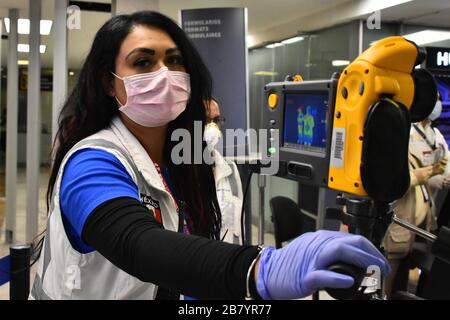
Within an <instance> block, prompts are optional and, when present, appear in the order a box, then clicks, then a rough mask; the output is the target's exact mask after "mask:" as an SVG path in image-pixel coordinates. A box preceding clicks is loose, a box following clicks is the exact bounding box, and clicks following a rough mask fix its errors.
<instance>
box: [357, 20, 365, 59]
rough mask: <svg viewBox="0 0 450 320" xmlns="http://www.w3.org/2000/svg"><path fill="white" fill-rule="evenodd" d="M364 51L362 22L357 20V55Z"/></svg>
mask: <svg viewBox="0 0 450 320" xmlns="http://www.w3.org/2000/svg"><path fill="white" fill-rule="evenodd" d="M363 51H364V21H363V20H359V31H358V55H360V54H361V53H363Z"/></svg>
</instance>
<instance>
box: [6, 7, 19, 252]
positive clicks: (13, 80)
mask: <svg viewBox="0 0 450 320" xmlns="http://www.w3.org/2000/svg"><path fill="white" fill-rule="evenodd" d="M18 18H19V11H18V10H17V9H11V10H9V21H10V23H9V36H8V45H9V50H8V71H7V72H8V79H7V86H8V89H7V94H6V96H7V103H6V106H7V107H6V108H7V110H8V112H7V116H6V191H5V192H6V222H5V226H6V228H5V229H6V230H5V232H6V234H5V241H6V243H7V244H11V243H13V242H14V239H15V236H16V206H17V204H16V198H17V194H16V188H17V127H18V119H19V116H18V114H19V113H18V102H19V87H18V85H19V69H18V67H17V44H18V33H17V21H18Z"/></svg>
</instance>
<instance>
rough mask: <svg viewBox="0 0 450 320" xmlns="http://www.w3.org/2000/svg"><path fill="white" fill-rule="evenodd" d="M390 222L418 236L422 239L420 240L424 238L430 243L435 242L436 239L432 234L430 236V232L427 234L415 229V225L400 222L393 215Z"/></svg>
mask: <svg viewBox="0 0 450 320" xmlns="http://www.w3.org/2000/svg"><path fill="white" fill-rule="evenodd" d="M392 221H393V222H394V223H395V224H397V225H399V226H401V227H403V228H405V229H407V230H409V231H412V232H414V233H415V234H416V235H418V236H420V237H422V238H424V239H426V240H429V241H432V242H435V241H436V240H437V237H436V236H435V235H434V234H432V233H430V232H427V231H425V230H422V229H420V228H418V227H416V226H415V225H413V224H410V223H408V222H406V221H404V220H401V219H399V218H398V217H397V216H396V215H394V216H393V217H392Z"/></svg>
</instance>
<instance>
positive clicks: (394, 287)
mask: <svg viewBox="0 0 450 320" xmlns="http://www.w3.org/2000/svg"><path fill="white" fill-rule="evenodd" d="M441 110H442V105H440V101H438V102H437V103H436V106H435V108H434V110H433V112H432V113H431V114H430V116H429V117H428V119H425V120H424V121H422V122H420V123H415V124H413V126H412V127H411V134H410V140H409V165H410V175H411V185H410V189H409V190H408V192H407V193H406V194H405V195H404V196H403V197H402V198H401V199H400V200H398V201H397V202H396V204H395V207H394V212H395V214H396V215H397V217H399V218H400V219H402V220H405V221H407V222H409V223H412V224H415V225H416V226H419V227H421V228H423V229H426V230H427V231H433V230H435V229H436V214H435V208H434V207H435V206H434V201H433V195H434V193H435V191H436V190H441V189H443V188H449V186H450V180H449V176H448V174H449V167H448V166H447V162H448V161H447V160H448V157H449V150H448V146H447V143H446V142H445V139H444V137H443V136H442V134H441V133H440V132H439V130H438V129H436V128H432V127H431V124H432V121H434V120H436V119H437V118H439V116H440V113H441ZM414 240H415V235H414V233H412V232H411V231H409V230H407V229H405V228H403V227H401V226H398V225H396V224H391V225H390V226H389V228H388V231H387V233H386V235H385V238H384V241H383V242H384V248H385V251H386V254H387V257H388V260H389V262H390V264H391V267H392V273H391V275H390V276H389V277H388V278H387V279H386V282H385V291H386V293H387V294H388V296H391V295H392V294H394V293H395V292H396V291H406V290H407V285H408V280H409V264H408V258H409V255H410V253H411V250H412V245H413V244H414Z"/></svg>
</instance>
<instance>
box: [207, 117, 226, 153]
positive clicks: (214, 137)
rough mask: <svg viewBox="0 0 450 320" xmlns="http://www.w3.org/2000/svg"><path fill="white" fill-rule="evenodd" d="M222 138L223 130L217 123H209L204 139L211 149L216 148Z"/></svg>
mask: <svg viewBox="0 0 450 320" xmlns="http://www.w3.org/2000/svg"><path fill="white" fill-rule="evenodd" d="M220 138H222V132H221V131H220V129H219V127H218V126H217V124H215V123H209V124H207V125H206V128H205V132H204V139H205V141H206V144H207V146H208V147H209V148H210V149H214V148H215V147H216V146H217V144H218V143H219V140H220Z"/></svg>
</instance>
